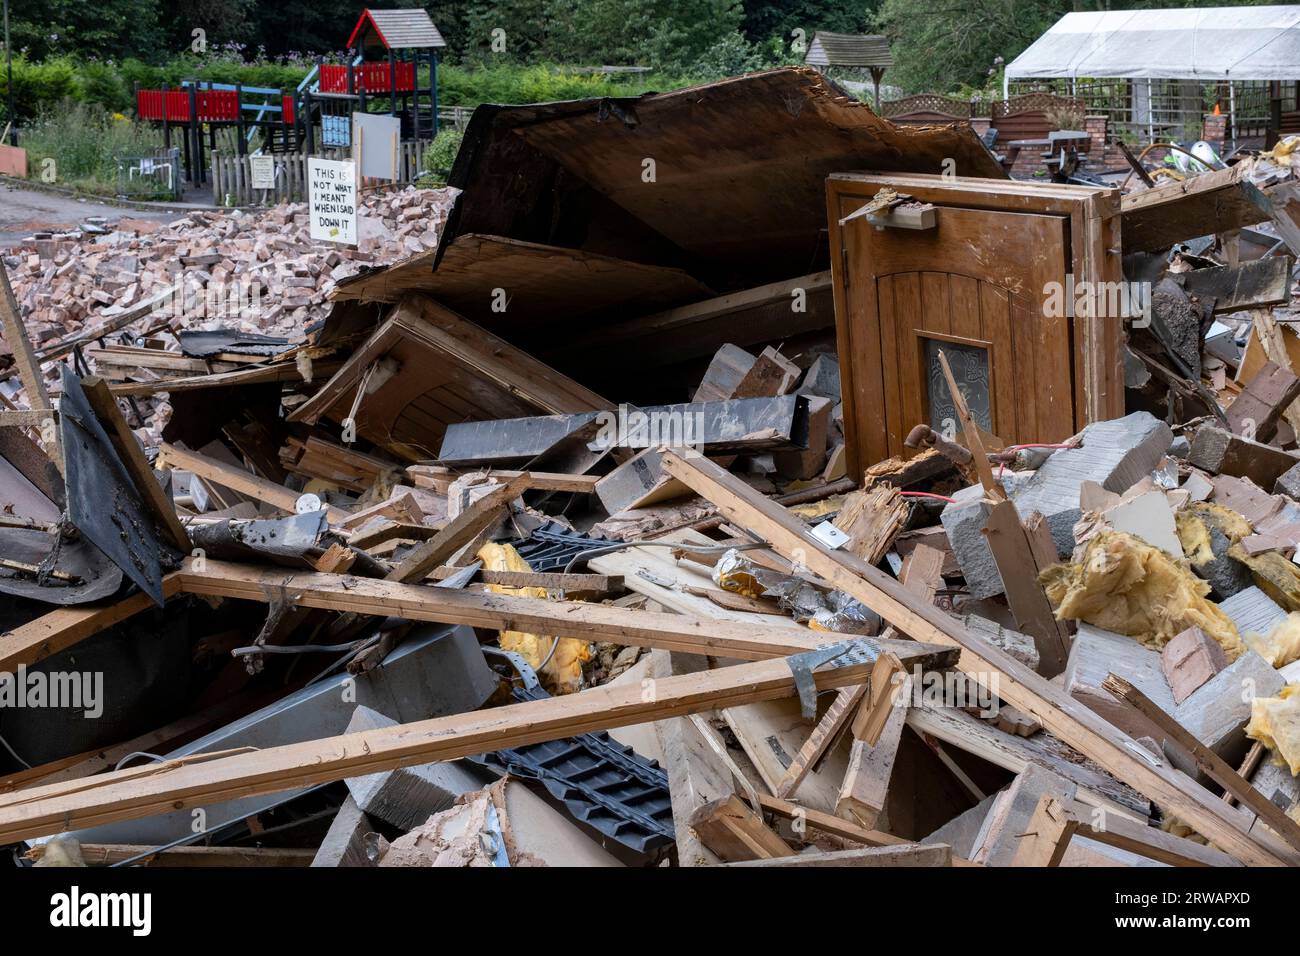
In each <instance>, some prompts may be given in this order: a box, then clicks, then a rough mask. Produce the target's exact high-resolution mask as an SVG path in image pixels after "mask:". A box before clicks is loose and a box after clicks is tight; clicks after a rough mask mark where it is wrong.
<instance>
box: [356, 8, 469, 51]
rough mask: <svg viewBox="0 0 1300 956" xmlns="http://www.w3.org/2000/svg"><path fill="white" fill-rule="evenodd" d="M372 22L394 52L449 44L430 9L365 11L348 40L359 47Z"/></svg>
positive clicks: (381, 37)
mask: <svg viewBox="0 0 1300 956" xmlns="http://www.w3.org/2000/svg"><path fill="white" fill-rule="evenodd" d="M367 21H369V23H370V24H371V25H372V26H373V28H374V29H375V30H377V31H378V32H379V37H378V38H377V39H381V40H382V41H383V43H384V45H385V46H387V47H388V49H390V50H427V49H430V48H441V47H445V46H446V45H447V41H446V40H444V39H443V38H442V34H441V33H439V32H438V28H437V27H436V26H434V25H433V21H432V20H431V19H429V13H428V11H426V10H418V9H416V10H365V11H363V12H362V14H361V19H360V20H358V21H357V25H356V27H355V28H354V29H353V31H352V36H351V37H349V38H348V46H349V47H351V46H353V45H355V43H356V39H357V36H358V34H359V33H360V32H361V30H362V27H364V26H365V25H366V23H367Z"/></svg>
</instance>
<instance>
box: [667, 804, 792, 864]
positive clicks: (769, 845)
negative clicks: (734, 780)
mask: <svg viewBox="0 0 1300 956" xmlns="http://www.w3.org/2000/svg"><path fill="white" fill-rule="evenodd" d="M687 825H688V826H690V828H691V830H692V831H694V833H695V835H696V836H697V837H699V838H700V841H701V842H702V843H703V844H704V845H705V846H707V847H708V848H709V849H710V850H712V851H713V853H714V854H715V855H716V856H717V857H718V859H720V860H724V861H726V862H728V863H737V862H740V861H742V860H775V859H779V858H781V857H787V856H794V855H795V853H794V850H793V849H791V848H790V845H789V844H788V843H786V842H785V841H784V840H782V839H781V838H780V837H779V836H777V835H776V832H775V831H773V830H771V829H770V828H769V827H768V825H767V824H766V823H764V822H763V818H762V817H761V816H759V815H758V814H757V813H755V812H754V811H753V810H752V809H750V808H749V807H747V806H746V805H745V804H744V803H742V802H741V800H740V798H739V797H737V796H736V795H735V794H734V793H733V794H731V795H730V796H727V797H723V798H722V799H721V800H714V801H713V802H712V803H706V804H705V805H704V806H702V807H700V808H699V809H698V810H696V811H695V812H694V813H692V814H691V818H690V820H689V821H688V823H687Z"/></svg>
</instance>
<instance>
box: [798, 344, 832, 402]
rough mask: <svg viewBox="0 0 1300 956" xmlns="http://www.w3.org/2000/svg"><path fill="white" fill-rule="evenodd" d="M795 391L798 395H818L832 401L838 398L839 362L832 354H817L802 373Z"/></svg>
mask: <svg viewBox="0 0 1300 956" xmlns="http://www.w3.org/2000/svg"><path fill="white" fill-rule="evenodd" d="M795 391H796V392H797V393H798V394H800V395H819V396H821V397H822V398H829V399H830V400H831V401H832V402H836V403H838V402H839V400H840V363H839V362H838V361H836V359H835V357H834V356H833V355H819V356H817V358H816V360H815V361H814V362H813V363H812V365H810V366H808V371H807V372H805V373H804V377H803V382H802V383H800V385H799V387H798V388H797V389H795Z"/></svg>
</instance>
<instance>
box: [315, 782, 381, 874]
mask: <svg viewBox="0 0 1300 956" xmlns="http://www.w3.org/2000/svg"><path fill="white" fill-rule="evenodd" d="M374 828H375V827H374V824H373V823H372V822H371V820H370V818H369V817H368V816H366V814H365V812H364V811H362V809H361V808H360V807H359V806H357V802H356V801H355V800H353V799H352V795H351V794H349V795H348V796H346V797H345V798H344V799H343V805H342V806H340V807H339V812H338V813H337V814H335V815H334V822H333V823H331V824H330V828H329V831H328V832H327V833H326V834H325V839H324V840H322V841H321V845H320V848H319V849H317V851H316V856H315V857H314V858H313V859H312V861H311V865H312V866H370V865H371V864H370V861H369V860H368V859H367V858H366V850H365V836H366V834H367V833H369V832H371V831H372V830H374Z"/></svg>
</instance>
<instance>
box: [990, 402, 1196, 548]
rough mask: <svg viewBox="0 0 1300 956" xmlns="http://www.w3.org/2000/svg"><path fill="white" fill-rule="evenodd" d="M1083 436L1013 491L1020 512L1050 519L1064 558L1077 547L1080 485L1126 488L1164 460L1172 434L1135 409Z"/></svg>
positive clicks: (1118, 491) (1096, 425)
mask: <svg viewBox="0 0 1300 956" xmlns="http://www.w3.org/2000/svg"><path fill="white" fill-rule="evenodd" d="M1081 437H1082V444H1081V445H1080V447H1078V448H1067V449H1063V450H1062V451H1058V452H1057V453H1056V454H1054V455H1053V456H1052V457H1051V458H1049V459H1047V461H1046V462H1044V463H1043V466H1042V467H1041V468H1039V469H1038V471H1037V472H1035V473H1034V475H1033V477H1031V478H1030V479H1029V480H1028V481H1027V482H1026V483H1025V484H1024V486H1023V487H1022V488H1021V489H1019V490H1018V491H1017V492H1015V493H1014V494H1013V495H1012V500H1014V501H1015V503H1016V508H1017V509H1018V510H1019V511H1020V514H1021V515H1022V516H1025V517H1028V516H1029V515H1030V514H1031V513H1032V512H1035V511H1037V512H1038V513H1039V514H1041V515H1042V516H1043V517H1044V518H1045V519H1046V520H1047V526H1048V528H1049V529H1050V530H1051V532H1052V539H1053V540H1054V541H1055V542H1056V548H1057V552H1058V553H1059V554H1060V555H1061V556H1062V557H1065V556H1066V555H1068V554H1069V553H1070V552H1071V551H1073V550H1074V524H1075V522H1077V521H1078V520H1079V518H1080V516H1081V514H1082V511H1081V510H1080V508H1079V486H1080V485H1081V484H1082V483H1083V482H1084V481H1095V482H1097V483H1098V484H1100V485H1101V486H1102V487H1103V488H1105V489H1106V490H1107V491H1113V492H1115V493H1116V494H1121V493H1123V492H1124V491H1127V490H1128V489H1129V488H1130V487H1132V486H1133V485H1134V484H1135V483H1136V482H1138V481H1139V480H1141V479H1142V478H1144V477H1146V475H1147V474H1149V473H1150V472H1151V471H1152V469H1154V468H1155V467H1156V466H1157V465H1159V464H1160V459H1161V458H1163V457H1164V456H1165V453H1166V452H1168V451H1169V446H1170V444H1171V443H1172V442H1173V438H1174V435H1173V432H1172V431H1170V430H1169V426H1168V425H1166V424H1165V423H1164V422H1162V421H1160V420H1159V419H1158V418H1156V417H1155V416H1154V415H1151V414H1150V413H1149V412H1134V413H1133V414H1132V415H1125V416H1124V417H1123V418H1116V419H1112V420H1110V421H1105V422H1094V423H1093V424H1091V425H1089V426H1088V427H1087V428H1085V429H1084V430H1083V434H1082V436H1081Z"/></svg>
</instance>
